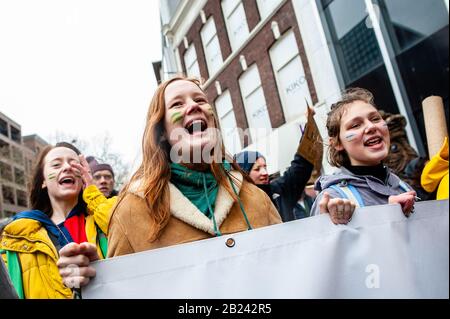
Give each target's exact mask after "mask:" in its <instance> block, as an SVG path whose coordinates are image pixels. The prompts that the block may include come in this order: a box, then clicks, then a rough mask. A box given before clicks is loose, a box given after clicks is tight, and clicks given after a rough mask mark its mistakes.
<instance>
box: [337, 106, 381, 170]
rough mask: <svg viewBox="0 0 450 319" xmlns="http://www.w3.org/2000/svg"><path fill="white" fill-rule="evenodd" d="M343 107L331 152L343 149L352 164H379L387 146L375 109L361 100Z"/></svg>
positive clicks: (378, 114) (379, 117) (378, 115)
mask: <svg viewBox="0 0 450 319" xmlns="http://www.w3.org/2000/svg"><path fill="white" fill-rule="evenodd" d="M345 107H346V109H345V111H344V113H343V115H342V118H341V122H340V133H339V143H337V145H335V146H334V147H335V149H336V150H338V151H342V150H345V152H346V153H347V155H348V157H349V159H350V163H351V164H352V165H359V166H374V165H378V164H380V163H381V161H383V160H384V159H385V158H386V157H387V155H388V153H389V147H390V138H389V129H388V127H387V125H386V122H385V121H384V120H383V118H382V117H381V115H380V113H379V112H378V111H377V109H376V108H375V107H373V106H372V105H370V104H368V103H366V102H364V101H355V102H353V103H350V104H348V105H346V106H345Z"/></svg>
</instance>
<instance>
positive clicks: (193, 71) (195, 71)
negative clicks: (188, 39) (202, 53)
mask: <svg viewBox="0 0 450 319" xmlns="http://www.w3.org/2000/svg"><path fill="white" fill-rule="evenodd" d="M184 64H185V65H186V75H187V76H189V77H197V78H200V77H201V76H200V69H199V67H198V62H197V53H196V52H195V47H194V45H193V44H191V45H190V46H189V48H188V49H187V51H186V53H185V54H184Z"/></svg>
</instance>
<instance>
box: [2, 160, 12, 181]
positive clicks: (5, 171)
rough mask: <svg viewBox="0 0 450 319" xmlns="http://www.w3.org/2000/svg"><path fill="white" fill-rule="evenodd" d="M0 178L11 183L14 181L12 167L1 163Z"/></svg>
mask: <svg viewBox="0 0 450 319" xmlns="http://www.w3.org/2000/svg"><path fill="white" fill-rule="evenodd" d="M0 178H2V179H4V180H7V181H10V182H12V181H13V174H12V168H11V165H9V164H6V163H3V162H0Z"/></svg>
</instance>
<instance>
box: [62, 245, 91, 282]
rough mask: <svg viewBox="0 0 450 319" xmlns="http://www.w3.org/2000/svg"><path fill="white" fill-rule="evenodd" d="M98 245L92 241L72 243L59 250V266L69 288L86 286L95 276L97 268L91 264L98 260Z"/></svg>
mask: <svg viewBox="0 0 450 319" xmlns="http://www.w3.org/2000/svg"><path fill="white" fill-rule="evenodd" d="M98 259H99V256H98V253H97V247H96V246H95V245H94V244H91V243H81V244H77V243H70V244H68V245H66V246H64V247H63V248H62V249H61V250H60V251H59V259H58V263H57V265H58V268H59V274H60V275H61V277H62V279H63V283H64V285H66V286H67V287H68V288H80V287H83V286H86V285H87V284H88V283H89V281H90V278H92V277H95V269H94V267H92V266H89V264H90V263H91V261H95V260H98Z"/></svg>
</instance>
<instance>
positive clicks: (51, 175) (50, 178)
mask: <svg viewBox="0 0 450 319" xmlns="http://www.w3.org/2000/svg"><path fill="white" fill-rule="evenodd" d="M47 178H48V179H49V180H52V179H55V178H56V173H51V174H48V176H47Z"/></svg>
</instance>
